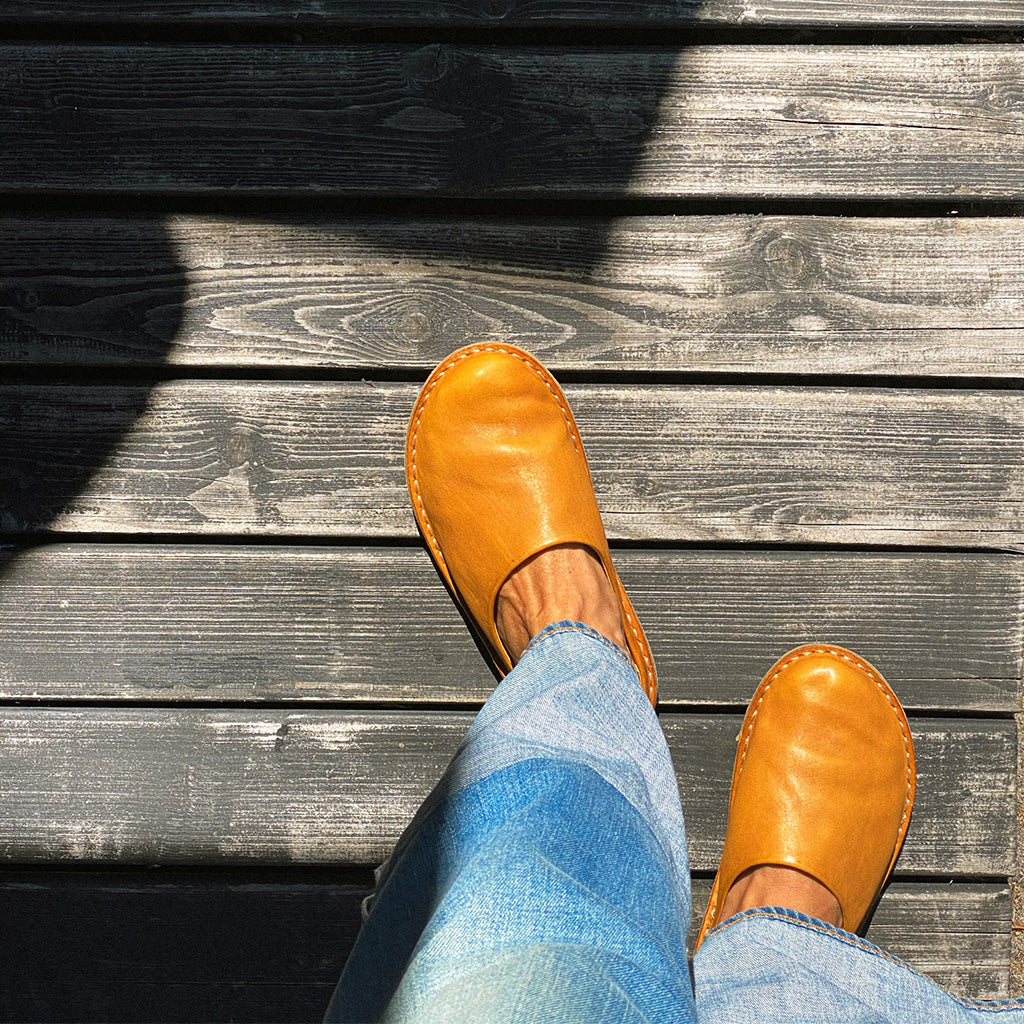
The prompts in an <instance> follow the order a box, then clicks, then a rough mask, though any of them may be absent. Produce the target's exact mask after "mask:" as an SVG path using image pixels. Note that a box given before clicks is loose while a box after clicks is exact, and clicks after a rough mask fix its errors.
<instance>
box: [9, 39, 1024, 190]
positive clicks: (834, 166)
mask: <svg viewBox="0 0 1024 1024" xmlns="http://www.w3.org/2000/svg"><path fill="white" fill-rule="evenodd" d="M0 67H3V68H4V69H5V70H4V72H3V78H2V82H3V87H4V95H5V100H4V104H3V106H2V108H0V136H2V137H3V138H4V142H5V144H4V146H3V147H2V148H0V181H2V182H3V183H4V188H6V189H15V190H18V191H20V192H38V193H47V194H51V193H62V192H71V193H80V192H99V193H107V194H110V193H119V192H124V191H126V190H127V191H131V192H133V193H135V194H143V193H150V194H152V193H171V194H182V193H188V194H226V193H230V194H232V195H237V194H240V193H246V192H257V193H278V194H280V193H296V192H302V193H317V194H322V195H338V196H345V195H348V196H353V195H380V196H385V197H394V196H401V195H405V196H442V197H443V196H452V197H454V196H563V197H568V196H572V197H577V196H591V197H608V198H612V197H621V196H637V197H640V196H651V197H658V196H660V197H687V196H693V197H696V196H704V197H715V198H746V199H754V198H756V199H761V198H766V197H780V198H781V197H788V198H821V197H828V198H844V197H845V198H858V197H861V198H874V199H939V198H943V199H955V200H963V201H966V200H969V199H973V198H996V199H1000V200H1003V201H1007V200H1011V199H1020V198H1024V173H1022V168H1024V142H1022V140H1024V53H1022V52H1021V50H1020V48H1019V47H1014V46H1000V45H995V46H972V47H956V46H935V47H933V46H915V47H910V48H906V47H896V46H894V47H857V46H848V47H841V46H840V47H835V46H824V45H823V46H807V47H794V46H781V47H750V46H736V47H732V46H711V47H692V48H687V49H685V50H684V51H682V52H681V53H680V52H675V51H672V50H669V49H643V50H630V49H614V50H613V49H605V50H571V49H566V48H552V49H545V48H536V49H529V48H501V47H494V48H490V47H489V48H473V47H462V46H447V45H432V46H426V47H413V46H406V47H402V46H390V47H389V46H378V45H367V46H359V47H341V48H295V47H263V48H259V47H253V48H246V47H240V46H238V47H202V46H188V47H166V46H164V47H161V46H153V47H120V48H119V47H103V46H95V47H87V46H76V47H56V46H18V47H14V48H6V49H0ZM68 153H74V154H75V159H73V160H69V159H67V158H66V155H67V154H68Z"/></svg>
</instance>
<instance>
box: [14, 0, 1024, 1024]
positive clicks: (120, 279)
mask: <svg viewBox="0 0 1024 1024" xmlns="http://www.w3.org/2000/svg"><path fill="white" fill-rule="evenodd" d="M1022 39H1024V15H1022V11H1021V6H1020V0H975V2H973V3H971V4H970V5H966V4H963V3H961V2H954V0H904V2H903V3H901V4H899V5H894V4H881V3H879V2H877V0H764V2H761V3H757V4H753V3H750V2H748V0H705V2H700V0H659V2H651V3H645V4H634V3H627V2H624V0H574V2H569V3H566V2H562V3H553V2H550V0H417V2H415V3H413V2H411V0H390V2H389V3H378V2H370V0H288V2H285V0H246V2H241V0H239V2H237V3H224V2H221V0H137V2H136V3H134V4H132V5H127V4H124V3H123V0H5V2H4V4H3V9H2V11H0V195H2V199H3V215H2V216H0V367H2V368H0V701H2V702H3V719H4V721H3V729H2V730H0V860H2V862H3V864H4V867H3V869H2V871H0V893H2V896H0V898H2V901H3V905H4V907H5V913H4V922H5V927H4V938H3V940H0V960H2V961H3V962H4V964H5V967H6V969H5V971H4V972H2V976H0V1017H2V1018H3V1019H5V1020H9V1021H28V1020H36V1021H58V1020H69V1019H75V1020H81V1021H101V1020H103V1021H158V1020H160V1021H193V1020H194V1021H201V1020H228V1019H232V1020H251V1021H263V1020H266V1021H271V1020H279V1021H283V1020H287V1021H307V1020H315V1019H317V1018H318V1016H319V1015H320V1014H321V1013H322V1011H323V1008H324V1006H325V1005H326V1001H327V998H328V996H329V993H330V990H331V988H332V987H333V984H334V982H335V980H336V978H337V975H338V973H339V971H340V968H341V966H342V964H343V963H344V960H345V956H346V954H347V951H348V949H349V948H350V946H351V942H352V940H353V937H354V935H355V931H356V929H357V925H358V903H359V900H360V899H361V897H362V896H363V895H364V894H365V893H366V891H367V890H368V887H369V885H370V884H371V882H372V872H371V868H372V866H373V865H374V864H375V863H376V862H377V861H379V860H380V859H381V858H382V857H383V856H385V855H386V853H387V851H388V849H389V847H390V846H391V844H393V842H394V841H395V839H396V837H397V836H398V834H399V833H400V831H401V829H402V827H403V825H404V824H405V822H407V821H408V819H409V817H410V816H411V814H412V813H413V811H414V809H415V807H416V805H417V803H418V801H419V800H420V799H421V798H422V797H423V795H424V794H425V793H426V792H427V791H428V790H429V788H430V786H431V785H432V783H433V781H435V780H436V778H437V777H438V775H439V774H440V772H441V770H442V769H443V767H444V765H445V763H446V760H447V759H448V757H449V756H450V755H451V753H452V751H453V750H454V748H455V746H456V744H457V742H458V739H459V736H460V733H461V732H462V730H464V728H465V727H466V724H467V723H468V722H469V721H470V720H471V718H472V714H473V711H474V709H475V708H476V707H478V706H479V704H480V702H482V700H483V699H484V698H485V697H486V695H487V693H488V691H489V689H490V687H491V686H492V685H493V680H492V679H491V677H490V675H489V673H488V672H487V670H486V668H485V667H484V664H483V662H482V661H481V659H480V658H479V655H478V653H477V651H476V649H475V647H474V645H473V642H472V641H471V639H470V638H469V636H468V634H467V633H466V631H465V628H464V626H463V624H462V622H461V620H460V618H459V616H458V614H457V613H456V612H455V610H454V609H453V608H452V607H451V605H450V603H449V602H448V599H447V596H446V595H445V593H444V591H443V589H442V588H441V586H440V585H439V583H438V582H437V580H436V577H435V574H434V572H433V569H432V568H431V566H430V563H429V560H428V559H427V557H426V554H425V553H424V551H423V550H422V548H421V546H420V544H419V542H418V540H417V538H416V535H415V529H414V524H413V519H412V515H411V512H410V511H409V509H408V506H407V498H406V495H405V485H404V479H403V473H402V455H403V449H402V443H403V437H404V431H405V425H406V419H407V416H408V413H409V410H410V409H411V406H412V403H413V400H414V397H415V394H416V392H417V388H418V386H419V382H420V381H421V380H422V379H423V378H424V377H425V375H426V373H427V372H428V370H429V369H430V368H431V367H432V366H433V365H434V363H435V362H437V361H438V360H439V359H440V358H441V357H443V356H444V355H445V354H447V353H448V352H449V351H451V350H452V349H454V348H457V347H459V346H461V345H463V344H467V343H470V342H474V341H479V340H488V339H491V340H501V341H510V342H513V343H516V344H521V345H523V346H525V347H527V348H529V349H530V350H532V351H533V352H535V353H536V354H537V355H538V356H539V357H540V358H542V359H543V360H544V361H545V362H546V363H547V364H548V365H549V366H550V367H551V368H552V369H553V370H554V371H555V372H556V373H557V374H558V376H559V377H560V379H561V380H562V381H563V383H564V384H565V387H566V391H567V393H568V395H569V398H570V400H571V401H572V403H573V406H574V409H575V410H576V413H577V418H578V420H579V423H580V428H581V431H582V433H583V437H584V440H585V442H586V444H587V446H588V452H589V454H590V457H591V464H592V469H593V471H594V478H595V485H596V487H597V490H598V499H599V502H600V505H601V508H602V510H603V512H604V514H605V519H606V524H607V527H608V531H609V535H610V536H611V538H612V541H613V546H614V549H615V555H616V559H617V562H618V564H619V565H620V567H621V571H622V576H623V578H624V580H625V582H626V585H627V586H628V587H629V589H630V593H631V595H632V596H633V598H634V602H635V604H636V606H637V609H638V612H639V613H640V615H641V618H642V619H643V621H644V623H645V625H646V626H647V629H648V632H649V635H650V637H651V641H652V644H653V646H654V651H655V655H656V657H657V660H658V663H659V668H660V674H661V678H662V703H661V715H662V721H663V723H664V727H665V730H666V733H667V735H668V738H669V743H670V745H671V747H672V750H673V754H674V756H675V761H676V765H677V768H678V771H679V775H680V783H681V788H682V796H683V804H684V808H685V811H686V814H687V822H688V828H689V839H690V848H691V854H692V860H693V867H694V871H695V880H694V890H695V906H696V907H697V908H699V909H702V901H703V900H704V899H706V896H707V892H708V889H709V886H710V878H711V876H712V874H713V871H714V868H715V864H716V860H717V855H718V852H719V850H720V844H721V840H722V835H723V832H724V824H725V820H724V819H725V805H726V799H727V792H728V779H729V772H730V770H731V761H732V747H733V743H734V739H735V735H736V732H737V728H738V723H739V720H740V716H741V715H742V711H743V708H744V706H745V703H746V700H747V698H748V697H749V694H750V693H751V692H752V690H753V688H754V686H755V685H756V683H757V681H758V680H759V678H760V676H761V675H762V674H763V672H764V671H765V669H766V668H767V667H768V666H769V665H770V664H771V663H772V662H773V661H774V660H775V658H776V657H777V656H778V655H779V654H780V653H782V652H784V651H785V650H787V649H788V648H789V647H792V646H795V645H797V644H799V643H801V642H804V641H807V640H816V639H821V640H832V641H835V642H838V643H842V644H846V645H848V646H851V647H853V648H855V649H856V650H858V651H859V652H861V653H862V654H863V655H865V656H866V657H868V658H869V659H871V660H872V661H873V662H875V663H876V664H877V665H878V667H879V668H880V669H882V671H883V672H884V673H885V674H886V675H887V677H888V678H889V679H890V681H891V682H892V684H893V686H894V687H895V689H896V690H897V692H898V693H899V694H900V696H901V698H902V699H903V700H904V703H905V705H906V706H907V709H908V712H909V713H910V715H911V719H912V721H911V725H912V728H913V730H914V734H915V737H916V740H917V744H918V752H919V790H918V792H919V797H918V804H917V807H916V809H915V815H914V819H913V822H912V824H911V829H910V834H909V838H908V841H907V845H906V850H905V853H904V855H903V857H902V859H901V861H900V865H899V870H898V872H897V877H896V881H895V882H894V883H893V885H892V886H891V888H890V890H889V892H888V894H887V895H886V897H885V898H884V899H883V901H882V903H881V905H880V907H879V909H878V912H877V914H876V915H875V919H874V921H873V923H872V925H871V928H870V930H869V932H868V937H869V938H871V939H873V940H874V941H876V942H878V943H880V944H881V945H883V946H885V947H886V948H889V949H891V950H892V951H893V952H895V953H898V954H900V955H902V956H905V957H906V958H907V959H908V960H910V962H911V963H912V964H914V965H915V966H916V967H918V968H919V969H921V970H923V971H924V972H926V973H928V974H930V975H932V976H933V977H935V978H936V979H937V980H939V981H940V982H942V983H944V984H948V985H950V986H952V987H953V988H954V989H955V990H956V991H958V992H961V993H963V994H966V995H972V996H1000V995H1006V994H1009V993H1011V992H1012V993H1018V992H1024V983H1022V980H1021V979H1022V978H1024V973H1022V971H1024V956H1021V951H1020V950H1018V951H1017V952H1016V953H1015V952H1014V942H1015V934H1014V930H1013V929H1014V925H1013V921H1014V920H1015V917H1014V909H1013V904H1014V898H1015V891H1016V888H1015V887H1016V882H1017V879H1018V877H1019V875H1020V866H1019V861H1018V856H1017V832H1018V810H1017V802H1016V792H1017V778H1018V742H1017V722H1016V720H1015V715H1016V714H1017V712H1018V711H1019V708H1020V692H1021V681H1022V614H1024V612H1022V607H1024V562H1022V560H1021V552H1022V551H1024V395H1022V392H1021V380H1022V378H1024V255H1022V254H1024V220H1022V219H1021V218H1020V214H1021V213H1022V212H1024V48H1022V47H1021V46H1020V42H1021V41H1022ZM1017 918H1018V919H1019V918H1020V911H1019V910H1018V913H1017ZM1011 968H1012V969H1011Z"/></svg>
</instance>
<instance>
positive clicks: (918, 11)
mask: <svg viewBox="0 0 1024 1024" xmlns="http://www.w3.org/2000/svg"><path fill="white" fill-rule="evenodd" d="M3 13H4V16H5V17H6V18H10V19H18V20H24V21H29V22H40V23H43V24H53V23H69V22H70V23H74V24H83V23H85V24H88V23H89V22H104V21H113V22H120V23H123V24H129V25H136V24H142V25H149V24H153V23H156V24H160V23H164V22H179V21H181V20H185V21H188V22H195V23H198V24H203V25H209V24H232V25H237V24H242V25H252V24H254V23H255V24H260V23H263V24H266V23H268V22H270V23H280V22H284V23H286V24H288V25H289V26H292V27H295V28H301V27H311V28H312V27H320V26H324V25H338V26H352V27H355V26H366V25H382V24H383V25H417V26H418V25H424V24H429V25H431V26H434V27H437V26H446V25H495V26H506V27H508V26H516V27H525V26H534V25H578V24H595V25H605V24H615V23H620V24H621V23H625V24H627V25H637V26H647V27H655V26H658V27H665V28H671V27H681V26H684V25H686V24H688V23H690V22H709V23H712V24H726V25H848V26H851V27H858V28H860V27H863V26H866V25H870V26H872V27H877V26H887V25H892V26H902V25H905V26H913V27H917V28H920V27H927V26H933V27H958V26H963V27H965V28H980V27H982V26H985V27H1002V26H1006V27H1019V26H1020V25H1021V21H1022V19H1021V11H1020V6H1019V4H1018V3H1017V0H972V2H971V4H970V5H966V4H963V3H958V2H956V0H901V2H900V3H899V4H880V3H878V0H847V2H845V3H844V2H840V0H760V2H758V3H757V4H752V3H750V2H749V0H659V2H647V3H643V4H636V3H631V2H628V0H571V2H565V0H563V2H556V0H429V2H427V0H390V2H389V3H387V4H380V3H376V2H375V0H260V2H259V3H256V2H248V3H238V2H235V3H232V4H230V5H224V4H223V3H217V0H136V3H134V4H125V3H123V2H121V0H5V4H4V12H3Z"/></svg>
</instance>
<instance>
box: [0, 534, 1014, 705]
mask: <svg viewBox="0 0 1024 1024" xmlns="http://www.w3.org/2000/svg"><path fill="white" fill-rule="evenodd" d="M615 560H616V564H617V565H618V568H619V571H620V573H621V575H622V577H623V579H624V581H625V584H626V586H627V588H628V590H629V592H630V595H631V597H632V600H633V602H634V604H635V606H636V608H637V610H638V614H639V616H640V619H641V621H642V622H643V623H644V627H645V629H646V631H647V634H648V636H649V637H650V640H651V643H652V645H653V648H654V653H655V657H656V659H657V663H658V671H659V678H660V691H661V702H662V706H663V707H668V706H671V705H673V704H685V705H688V706H692V705H696V706H705V707H708V708H715V707H719V708H721V707H723V706H725V707H730V708H735V707H742V706H745V705H746V702H747V701H748V700H749V698H750V694H751V693H752V692H753V689H754V687H755V685H756V683H757V681H758V680H759V679H760V678H761V676H763V675H764V673H765V672H766V671H767V670H768V668H769V667H770V665H771V664H772V663H773V662H774V661H775V659H776V658H777V657H779V656H780V655H781V654H783V653H784V652H785V651H787V650H789V649H791V648H793V647H796V646H798V645H799V644H801V643H805V642H808V641H830V642H833V643H839V644H841V645H843V646H846V647H850V648H852V649H853V650H855V651H857V652H858V653H859V654H861V655H862V656H864V657H866V658H868V659H869V660H870V661H872V662H873V663H874V664H875V665H876V666H877V667H878V668H879V669H880V670H881V671H883V672H884V674H885V675H886V677H887V678H888V679H889V681H890V682H891V684H892V685H893V687H894V688H895V690H896V692H897V693H898V694H899V697H900V699H901V701H902V702H903V704H904V705H905V706H906V707H908V708H911V709H924V710H928V709H940V708H942V709H948V710H959V711H964V710H971V711H988V712H996V713H1001V714H1011V713H1013V711H1015V710H1016V707H1017V688H1018V684H1019V680H1020V677H1021V635H1022V629H1021V612H1020V593H1021V572H1022V570H1021V565H1020V562H1019V560H1017V559H1015V558H1014V557H1012V556H1009V555H974V554H941V553H932V554H928V553H916V554H908V555H899V554H891V553H889V554H869V553H862V552H846V553H841V552H840V553H829V552H809V551H797V552H790V551H773V552H759V551H699V550H689V551H642V550H628V549H627V550H617V551H616V552H615ZM0 566H3V572H2V573H0V698H3V699H7V700H25V699H33V700H48V701H64V700H116V701H125V702H128V701H132V700H154V699H157V700H161V701H181V702H188V701H192V700H197V699H199V700H203V701H217V702H224V703H227V702H230V701H245V702H253V701H289V700H301V701H304V702H309V701H316V702H320V701H333V700H345V701H396V702H397V701H401V702H405V703H417V702H420V703H423V702H437V703H441V702H455V703H465V702H467V701H480V702H482V701H483V700H484V699H486V697H487V695H488V694H489V693H490V691H491V689H492V688H493V686H494V679H493V677H492V676H491V673H490V672H489V670H488V669H487V668H486V666H485V664H484V661H483V659H482V658H481V657H480V655H479V653H478V651H477V649H476V647H475V645H474V643H473V641H472V640H471V638H470V634H469V632H468V631H467V629H466V627H465V625H464V624H463V622H462V620H461V618H460V616H459V614H458V613H457V612H456V610H455V607H454V605H453V604H452V602H451V601H450V600H449V598H448V595H447V593H446V592H445V591H444V589H443V588H442V586H441V585H440V582H439V581H438V579H437V577H436V574H435V573H434V570H433V568H432V566H431V565H430V563H429V560H428V558H427V556H426V554H425V553H424V552H423V551H421V550H418V549H410V548H388V547H374V548H340V549H337V548H335V549H332V548H326V547H325V548H319V547H301V548H284V547H248V546H231V547H228V546H222V545H213V546H190V545H148V544H147V545H91V544H52V545H47V546H44V547H41V548H38V549H35V550H33V549H28V550H19V549H13V548H8V549H0Z"/></svg>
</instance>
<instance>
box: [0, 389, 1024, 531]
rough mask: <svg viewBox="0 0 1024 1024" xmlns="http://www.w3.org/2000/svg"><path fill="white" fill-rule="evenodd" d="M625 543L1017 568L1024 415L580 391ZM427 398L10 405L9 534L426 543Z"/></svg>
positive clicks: (6, 419)
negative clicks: (790, 549) (408, 473)
mask: <svg viewBox="0 0 1024 1024" xmlns="http://www.w3.org/2000/svg"><path fill="white" fill-rule="evenodd" d="M566 391H567V394H568V395H569V398H570V401H571V402H572V403H573V406H574V408H575V410H576V413H577V418H578V420H579V423H580V428H581V431H582V435H583V438H584V440H585V443H586V444H587V447H588V452H589V454H590V459H591V468H592V471H593V475H594V481H595V488H596V490H597V494H598V499H599V502H600V504H601V507H602V510H603V512H604V515H605V522H606V525H607V527H608V530H609V533H610V535H611V536H613V537H618V538H630V539H632V538H644V539H658V540H698V541H704V540H742V541H792V542H823V543H844V542H865V543H875V542H879V543H883V544H900V545H905V544H911V545H916V546H920V545H935V544H940V545H955V546H977V545H981V546H986V547H1000V546H1005V547H1010V548H1014V547H1019V546H1020V544H1021V537H1022V536H1024V446H1022V445H1021V438H1022V436H1024V432H1022V427H1024V395H1021V394H1019V393H1016V392H1011V391H1001V390H993V391H967V390H964V391H959V390H957V391H935V392H932V391H923V390H895V389H894V390H889V389H868V388H822V387H806V388H798V387H720V386H706V387H675V386H670V385H642V386H641V385H637V386H633V387H624V386H623V387H614V386H603V385H602V386H598V385H594V386H574V387H569V388H567V389H566ZM416 392H417V388H416V387H415V385H409V384H383V383H382V384H372V383H370V382H365V381H364V382H355V383H340V384H286V383H268V382H247V383H231V382H224V381H210V382H207V381H191V382H170V383H166V384H160V385H158V386H156V387H155V388H153V389H152V391H150V392H147V391H146V390H145V389H143V388H132V387H113V386H110V387H107V386H99V385H98V386H95V387H77V386H68V387H56V388H53V387H46V386H39V385H13V386H6V387H2V386H0V453H3V470H4V476H5V482H6V487H5V489H4V491H3V493H2V495H0V501H2V502H3V504H2V506H0V529H2V530H6V531H33V530H38V529H41V528H44V527H47V526H50V527H53V528H56V529H59V530H68V531H76V532H84V531H92V530H103V531H129V532H151V531H161V532H163V531H167V532H174V533H182V532H194V533H207V534H209V533H223V532H227V533H255V532H260V533H270V534H278V535H288V534H306V535H321V536H325V535H326V536H335V535H339V534H354V535H364V536H396V535H404V536H412V535H413V532H414V530H413V522H412V516H411V513H410V511H409V506H408V496H407V493H406V486H405V478H404V470H403V458H404V438H405V429H406V424H407V417H408V413H409V410H410V409H411V408H412V405H413V401H414V398H415V395H416Z"/></svg>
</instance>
